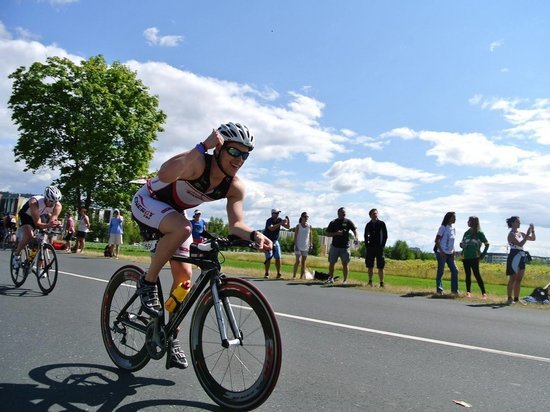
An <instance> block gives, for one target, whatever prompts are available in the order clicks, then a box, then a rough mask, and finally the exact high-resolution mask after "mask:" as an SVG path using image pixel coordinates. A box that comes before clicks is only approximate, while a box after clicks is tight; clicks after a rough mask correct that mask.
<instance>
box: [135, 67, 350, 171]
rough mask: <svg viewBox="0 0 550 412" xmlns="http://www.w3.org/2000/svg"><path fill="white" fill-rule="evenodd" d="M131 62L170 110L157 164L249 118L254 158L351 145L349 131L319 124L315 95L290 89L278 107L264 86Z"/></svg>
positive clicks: (319, 154)
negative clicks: (216, 130) (286, 99)
mask: <svg viewBox="0 0 550 412" xmlns="http://www.w3.org/2000/svg"><path fill="white" fill-rule="evenodd" d="M127 64H128V66H129V67H130V68H131V69H132V70H135V71H136V72H137V73H138V76H139V77H140V78H141V79H142V80H143V82H144V83H145V84H147V85H148V87H149V88H150V89H151V91H152V93H153V94H156V95H159V96H162V98H161V99H160V103H161V106H162V109H163V111H165V112H166V114H167V115H168V120H167V123H166V125H165V132H164V133H163V135H162V136H161V139H160V140H159V142H158V143H157V148H158V153H157V156H156V160H155V162H156V163H155V165H154V167H153V168H156V167H158V166H159V165H160V164H159V163H158V162H159V161H163V160H165V159H166V158H168V157H169V156H172V155H174V154H175V153H177V151H178V150H180V148H181V147H186V145H190V144H194V142H196V140H197V139H201V138H204V137H205V136H204V134H205V133H208V131H210V130H211V129H212V127H214V126H216V125H218V124H220V123H223V122H227V121H239V122H241V123H245V124H246V125H247V126H248V127H249V128H250V129H251V130H252V132H253V134H254V135H255V136H256V139H257V142H258V143H257V147H256V148H255V149H254V159H260V160H267V159H270V160H276V159H281V160H282V159H290V158H291V157H293V156H296V155H298V154H303V155H305V156H306V157H307V159H308V160H309V161H313V162H321V163H326V162H330V161H331V160H332V159H334V157H335V156H336V155H337V154H339V153H344V152H345V150H346V149H345V147H344V146H343V144H344V143H345V142H347V141H348V139H347V137H346V136H344V135H343V134H339V133H336V132H334V131H332V130H330V129H326V128H322V127H321V126H320V125H319V123H318V119H319V117H320V116H321V115H322V107H323V104H322V103H321V102H319V101H316V100H315V99H312V98H310V97H307V96H303V95H300V94H298V93H296V92H290V93H289V95H290V98H291V100H290V102H289V103H288V104H287V106H286V107H284V106H275V105H273V102H272V101H271V100H269V101H265V100H264V99H263V96H264V95H265V93H264V92H263V91H261V90H257V89H255V88H254V87H252V86H250V85H247V84H239V83H234V82H228V81H223V80H218V79H214V78H210V77H201V76H197V75H196V74H194V73H190V72H186V71H183V70H179V69H177V68H174V67H172V66H169V65H167V64H164V63H157V62H148V63H140V62H137V61H130V62H127ZM274 95H275V94H274V93H269V94H268V97H269V98H270V99H271V98H273V96H274ZM251 159H252V158H251Z"/></svg>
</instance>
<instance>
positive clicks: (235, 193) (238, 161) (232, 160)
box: [132, 123, 272, 369]
mask: <svg viewBox="0 0 550 412" xmlns="http://www.w3.org/2000/svg"><path fill="white" fill-rule="evenodd" d="M211 149H214V153H213V155H211V154H208V153H207V151H208V150H211ZM252 149H254V136H252V134H251V133H250V131H249V130H248V128H247V127H246V126H244V125H241V124H239V123H227V124H222V125H221V126H220V127H219V128H218V129H217V130H212V133H211V134H210V135H209V136H208V137H207V138H206V140H205V141H204V142H201V143H199V144H197V145H196V146H195V147H194V148H193V149H191V150H188V151H186V152H183V153H180V154H178V155H176V156H174V157H172V158H171V159H169V160H168V161H166V162H165V163H164V164H163V165H162V166H161V168H160V170H159V172H158V174H157V176H155V177H154V178H152V179H149V180H148V181H147V183H146V184H145V185H144V186H143V187H141V189H139V191H138V192H137V193H136V194H135V196H134V198H133V201H132V216H133V217H134V219H135V220H136V221H137V222H138V224H139V226H140V228H141V230H142V233H143V234H144V236H145V237H147V236H148V234H151V233H153V232H156V233H161V234H162V235H163V236H162V238H161V239H160V240H159V242H158V244H157V248H156V251H155V253H154V254H153V256H152V257H151V265H150V266H149V270H148V271H147V273H146V274H145V277H143V278H142V279H140V281H139V283H138V291H139V293H140V297H141V304H142V306H143V308H144V310H145V311H146V312H147V313H148V314H149V315H151V316H159V315H160V314H161V311H162V306H161V302H160V301H159V297H158V291H157V288H156V281H157V279H158V276H159V272H160V270H161V269H162V267H163V266H164V265H165V264H166V262H168V261H170V268H171V271H172V277H173V283H172V288H171V290H173V289H174V288H175V287H176V286H177V285H178V284H179V283H180V282H185V281H187V280H190V279H191V275H192V267H191V264H189V263H183V262H177V261H174V260H172V259H170V258H171V257H172V256H173V255H180V256H189V247H190V245H191V241H192V237H191V234H192V225H191V223H190V221H189V219H188V218H187V216H186V214H185V211H186V210H187V209H190V208H194V207H196V206H198V205H200V204H201V203H203V202H212V201H215V200H219V199H223V198H226V199H227V206H226V210H227V218H228V221H229V230H230V233H231V234H233V235H236V236H237V237H239V238H241V239H250V240H253V241H255V242H256V244H257V245H258V248H259V249H260V250H264V251H269V250H271V247H272V243H271V241H270V240H269V239H268V238H266V237H265V236H264V235H263V234H262V233H261V232H259V231H255V230H252V229H251V228H250V227H248V226H247V225H246V224H245V222H244V213H243V202H244V193H245V188H244V184H243V182H242V181H241V180H240V179H239V178H238V177H237V176H236V174H237V172H238V171H239V169H240V168H241V166H242V165H243V164H244V162H245V160H246V159H247V158H248V156H249V154H250V152H251V151H252ZM170 345H171V347H170V352H169V356H168V358H167V363H166V367H167V368H170V367H176V368H180V369H184V368H186V367H187V366H188V363H187V359H186V358H185V355H184V353H183V351H182V349H181V347H180V345H179V342H178V340H177V339H176V336H173V339H171V340H170Z"/></svg>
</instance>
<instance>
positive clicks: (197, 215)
mask: <svg viewBox="0 0 550 412" xmlns="http://www.w3.org/2000/svg"><path fill="white" fill-rule="evenodd" d="M191 224H192V225H193V231H192V236H193V243H202V241H203V237H202V233H203V232H204V231H205V230H206V222H205V221H204V219H201V211H200V210H199V209H196V210H195V212H194V213H193V220H191Z"/></svg>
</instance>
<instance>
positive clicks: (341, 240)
mask: <svg viewBox="0 0 550 412" xmlns="http://www.w3.org/2000/svg"><path fill="white" fill-rule="evenodd" d="M350 232H352V233H353V235H354V236H355V239H354V243H355V244H356V245H357V243H358V238H357V228H356V227H355V224H354V223H353V222H352V221H351V220H349V219H348V218H346V209H345V208H343V207H341V208H340V209H338V218H337V219H334V220H333V221H331V222H330V223H329V225H328V227H327V230H326V233H325V234H326V235H327V236H328V237H331V238H332V242H331V244H330V249H329V252H328V280H327V283H334V265H336V262H338V259H340V260H341V261H342V273H343V275H344V282H343V283H342V284H343V285H347V284H348V263H349V261H350V259H351V254H350V235H349V233H350Z"/></svg>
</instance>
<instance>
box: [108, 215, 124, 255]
mask: <svg viewBox="0 0 550 412" xmlns="http://www.w3.org/2000/svg"><path fill="white" fill-rule="evenodd" d="M123 223H124V218H123V217H122V215H121V214H120V210H118V209H115V210H114V212H113V217H112V218H111V221H110V222H109V248H110V249H111V256H112V257H114V258H115V259H118V250H119V248H120V245H122V234H123V233H124V230H123V228H122V224H123Z"/></svg>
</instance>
